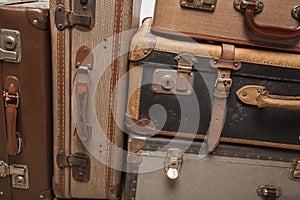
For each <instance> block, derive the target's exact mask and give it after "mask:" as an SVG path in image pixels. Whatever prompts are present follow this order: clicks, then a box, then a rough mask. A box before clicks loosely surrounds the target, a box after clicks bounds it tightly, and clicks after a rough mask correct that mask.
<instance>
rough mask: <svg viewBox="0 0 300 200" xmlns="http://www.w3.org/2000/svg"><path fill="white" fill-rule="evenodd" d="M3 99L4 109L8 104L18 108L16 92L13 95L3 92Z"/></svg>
mask: <svg viewBox="0 0 300 200" xmlns="http://www.w3.org/2000/svg"><path fill="white" fill-rule="evenodd" d="M3 97H4V100H5V102H4V104H5V107H7V105H8V104H14V105H16V108H18V107H19V103H20V95H19V93H18V92H16V93H15V94H9V93H8V92H7V91H3Z"/></svg>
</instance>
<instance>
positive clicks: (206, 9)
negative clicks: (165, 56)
mask: <svg viewBox="0 0 300 200" xmlns="http://www.w3.org/2000/svg"><path fill="white" fill-rule="evenodd" d="M299 21H300V3H299V1H298V0H287V1H281V0H276V1H274V0H202V1H200V0H171V1H165V0H157V1H156V8H155V13H154V22H153V30H154V32H156V33H164V34H171V35H183V36H185V37H192V38H196V39H204V40H213V41H220V42H225V43H233V44H243V45H252V46H263V47H272V48H278V49H283V50H288V51H297V52H299V51H300V22H299Z"/></svg>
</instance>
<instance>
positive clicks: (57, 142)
mask: <svg viewBox="0 0 300 200" xmlns="http://www.w3.org/2000/svg"><path fill="white" fill-rule="evenodd" d="M50 7H51V12H50V13H51V28H52V42H53V44H52V47H53V48H52V53H53V85H54V86H53V93H54V100H53V104H54V106H53V107H54V123H53V124H54V178H53V182H54V183H53V190H54V193H55V194H56V196H57V197H59V198H87V199H117V198H119V197H120V186H121V184H120V183H121V170H122V161H123V160H122V159H123V153H122V151H121V150H119V148H121V147H122V146H123V133H122V130H121V129H122V122H123V121H122V119H123V118H124V109H125V103H126V101H125V96H126V91H127V90H126V84H120V85H119V87H116V85H117V83H118V80H119V78H120V77H121V76H122V75H123V74H124V73H125V72H126V71H127V69H128V65H127V64H128V62H127V60H128V56H127V55H128V50H129V44H130V36H131V31H130V28H131V18H132V0H116V1H109V0H105V1H96V0H89V1H78V0H70V1H69V0H67V1H63V0H56V1H51V6H50ZM118 113H122V115H119V114H118Z"/></svg>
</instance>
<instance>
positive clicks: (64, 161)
mask: <svg viewBox="0 0 300 200" xmlns="http://www.w3.org/2000/svg"><path fill="white" fill-rule="evenodd" d="M56 161H57V165H58V168H60V169H64V168H66V167H70V168H71V169H72V176H73V178H74V180H76V181H78V182H88V181H89V180H90V170H91V161H90V158H89V156H88V155H86V154H84V153H75V154H73V155H66V154H65V153H64V151H62V150H60V151H59V152H58V154H57V156H56Z"/></svg>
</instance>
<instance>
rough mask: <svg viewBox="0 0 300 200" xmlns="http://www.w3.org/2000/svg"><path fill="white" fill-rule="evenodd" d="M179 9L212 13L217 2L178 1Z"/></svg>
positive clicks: (201, 0) (202, 0)
mask: <svg viewBox="0 0 300 200" xmlns="http://www.w3.org/2000/svg"><path fill="white" fill-rule="evenodd" d="M179 2H180V5H181V7H184V8H193V9H198V10H209V11H214V10H215V8H216V4H217V0H179Z"/></svg>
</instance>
